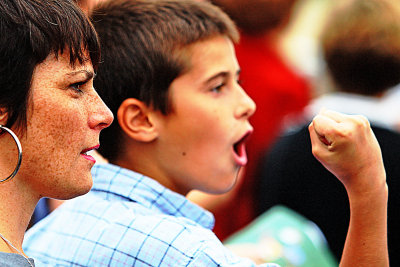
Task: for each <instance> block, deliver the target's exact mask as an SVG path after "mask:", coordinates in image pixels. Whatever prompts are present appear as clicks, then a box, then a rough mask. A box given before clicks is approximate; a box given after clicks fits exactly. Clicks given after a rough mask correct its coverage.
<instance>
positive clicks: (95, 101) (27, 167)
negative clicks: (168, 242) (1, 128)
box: [0, 54, 113, 252]
mask: <svg viewBox="0 0 400 267" xmlns="http://www.w3.org/2000/svg"><path fill="white" fill-rule="evenodd" d="M93 74H94V72H93V67H92V64H91V62H90V61H87V62H85V63H84V64H83V65H79V64H78V63H77V64H76V66H75V68H73V67H71V65H70V63H69V57H68V55H64V54H63V55H59V56H58V59H57V58H56V57H55V55H53V54H51V55H49V56H48V57H47V58H46V59H45V60H44V61H43V62H42V63H40V64H38V65H37V66H36V67H35V69H34V72H33V76H32V81H31V92H30V98H29V101H28V102H29V103H28V109H27V128H26V131H25V133H24V134H23V135H21V133H22V131H17V130H18V129H13V130H14V131H15V132H18V133H20V134H19V138H20V141H21V145H22V149H23V160H22V165H21V168H20V171H19V172H18V174H17V176H16V177H15V178H14V179H13V180H11V181H9V182H7V183H5V184H2V185H1V187H0V198H1V199H0V200H1V201H0V212H1V214H2V215H3V216H2V218H0V232H1V233H2V234H3V235H5V236H6V237H7V238H8V239H9V240H10V241H11V242H12V243H14V245H16V246H17V247H21V243H22V240H23V234H24V232H25V229H26V227H27V225H28V222H29V220H30V217H31V215H32V212H33V209H34V207H35V205H36V203H37V201H38V200H39V199H40V198H41V197H43V196H46V197H53V198H60V199H68V198H72V197H75V196H78V195H82V194H85V193H87V192H88V191H89V190H90V188H91V186H92V183H93V181H92V177H91V174H90V170H91V168H92V166H93V165H94V162H95V161H94V159H92V158H91V157H89V156H86V155H82V152H83V151H84V150H85V149H89V148H93V147H96V146H98V145H99V134H100V131H101V130H102V129H104V128H105V127H107V126H109V125H110V124H111V122H112V120H113V115H112V113H111V111H110V110H109V109H108V108H107V107H106V106H105V104H104V103H103V101H102V100H101V99H100V97H99V96H98V94H97V93H96V91H95V90H94V88H93V76H94V75H93ZM2 114H3V116H1V117H0V123H4V122H5V120H6V113H4V112H3V113H2ZM0 147H1V148H2V150H3V148H5V150H4V151H6V152H5V156H6V158H7V159H8V160H6V161H1V163H0V164H1V167H4V169H7V170H12V169H13V168H14V166H15V165H14V164H15V157H16V147H15V144H14V143H13V142H12V141H11V140H10V139H9V138H8V139H7V138H6V137H5V136H4V135H3V136H1V137H0ZM4 215H8V216H4ZM1 245H3V246H2V247H0V250H2V251H6V252H7V251H10V252H15V251H13V250H12V249H10V248H7V247H5V245H4V244H1ZM1 245H0V246H1Z"/></svg>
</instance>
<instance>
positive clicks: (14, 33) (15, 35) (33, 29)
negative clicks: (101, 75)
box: [0, 0, 100, 131]
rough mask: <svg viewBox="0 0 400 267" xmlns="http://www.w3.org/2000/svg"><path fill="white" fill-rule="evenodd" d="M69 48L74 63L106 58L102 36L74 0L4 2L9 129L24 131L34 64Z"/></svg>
mask: <svg viewBox="0 0 400 267" xmlns="http://www.w3.org/2000/svg"><path fill="white" fill-rule="evenodd" d="M59 52H60V53H62V52H66V53H68V54H69V56H70V62H71V65H74V64H75V62H76V61H78V62H79V63H82V62H83V61H85V60H88V59H87V56H88V55H87V54H86V53H87V52H88V54H89V57H90V60H91V61H92V63H93V65H97V64H98V61H99V57H100V54H99V53H100V50H99V42H98V39H97V34H96V32H95V30H94V28H93V26H92V24H91V23H90V21H89V20H88V18H87V17H86V16H85V15H84V14H83V13H82V11H81V10H80V9H79V8H78V7H77V6H76V4H75V3H73V2H72V1H71V0H46V1H38V0H1V1H0V108H4V109H5V111H6V112H7V113H8V119H7V124H6V126H7V127H11V126H13V125H14V124H16V125H17V127H18V128H19V127H20V126H21V130H22V131H24V130H25V128H26V124H27V122H26V119H27V118H26V112H27V106H28V101H29V96H30V86H31V80H32V75H33V71H34V68H35V67H36V65H38V64H39V63H41V62H42V61H43V60H45V59H46V57H47V56H48V55H49V54H51V53H54V54H55V55H56V56H57V55H58V53H59Z"/></svg>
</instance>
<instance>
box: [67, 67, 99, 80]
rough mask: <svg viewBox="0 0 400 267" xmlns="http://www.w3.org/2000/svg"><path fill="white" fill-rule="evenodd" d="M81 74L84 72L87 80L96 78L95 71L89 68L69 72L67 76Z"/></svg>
mask: <svg viewBox="0 0 400 267" xmlns="http://www.w3.org/2000/svg"><path fill="white" fill-rule="evenodd" d="M79 74H84V75H85V80H86V81H88V80H90V79H92V78H94V76H95V74H94V72H92V71H88V70H78V71H73V72H70V73H67V76H76V75H79Z"/></svg>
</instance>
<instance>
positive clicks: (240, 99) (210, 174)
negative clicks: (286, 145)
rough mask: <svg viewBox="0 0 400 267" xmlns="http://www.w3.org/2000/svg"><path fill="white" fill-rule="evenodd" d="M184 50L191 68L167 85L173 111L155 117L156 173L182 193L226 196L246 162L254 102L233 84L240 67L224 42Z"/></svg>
mask: <svg viewBox="0 0 400 267" xmlns="http://www.w3.org/2000/svg"><path fill="white" fill-rule="evenodd" d="M188 49H189V50H188V54H189V55H191V64H190V66H191V68H190V70H189V71H188V72H186V73H185V74H183V75H181V76H179V77H178V78H176V79H175V80H174V81H173V82H172V84H171V87H170V92H169V93H170V95H169V96H170V99H171V103H172V112H171V113H170V114H169V115H167V116H163V115H161V114H159V115H158V120H159V123H158V126H157V127H158V130H159V133H160V134H159V136H158V139H157V142H158V144H159V145H160V146H159V150H158V151H159V153H158V157H159V158H158V162H159V164H160V166H159V167H160V168H159V170H158V171H159V173H158V174H155V175H157V178H158V179H157V180H159V181H160V182H161V183H162V184H164V185H166V186H167V187H169V188H170V189H172V190H174V191H176V192H178V193H181V194H183V195H186V194H187V193H188V192H189V191H190V190H192V189H198V190H202V191H206V192H210V193H211V192H213V193H222V192H226V191H228V190H229V189H230V188H231V187H232V186H233V185H234V183H235V181H236V177H237V173H238V171H239V169H240V167H241V166H244V165H245V164H246V163H247V156H246V152H245V145H244V142H243V140H244V139H246V137H247V136H248V135H249V134H250V133H251V132H252V131H253V129H252V127H251V125H250V124H249V122H248V119H249V117H250V116H251V115H252V114H253V113H254V111H255V104H254V102H253V101H252V100H251V99H250V98H249V97H248V95H247V94H246V93H245V92H244V91H243V89H242V88H241V86H240V85H239V84H238V80H239V72H240V69H239V64H238V62H237V59H236V56H235V51H234V47H233V44H232V42H231V41H230V40H229V39H228V38H226V37H223V36H217V37H214V38H211V39H208V40H205V41H202V42H198V43H195V44H193V45H191V46H190V47H189V48H188ZM154 177H155V176H154Z"/></svg>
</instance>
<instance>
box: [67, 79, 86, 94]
mask: <svg viewBox="0 0 400 267" xmlns="http://www.w3.org/2000/svg"><path fill="white" fill-rule="evenodd" d="M85 83H86V82H77V83H73V84H71V85H70V88H72V90H74V91H75V92H77V93H78V94H83V91H82V90H81V89H80V87H81V86H82V85H84V84H85Z"/></svg>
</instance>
